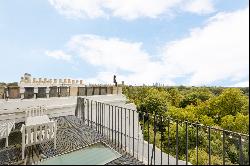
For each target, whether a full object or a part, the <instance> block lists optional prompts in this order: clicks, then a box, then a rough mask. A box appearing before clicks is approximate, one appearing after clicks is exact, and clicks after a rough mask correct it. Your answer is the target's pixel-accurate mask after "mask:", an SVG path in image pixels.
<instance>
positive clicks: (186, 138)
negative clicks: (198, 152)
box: [185, 121, 188, 165]
mask: <svg viewBox="0 0 250 166" xmlns="http://www.w3.org/2000/svg"><path fill="white" fill-rule="evenodd" d="M185 124H186V165H188V122H187V121H186V122H185Z"/></svg>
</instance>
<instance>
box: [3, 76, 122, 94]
mask: <svg viewBox="0 0 250 166" xmlns="http://www.w3.org/2000/svg"><path fill="white" fill-rule="evenodd" d="M6 91H8V94H9V99H18V98H21V99H36V98H49V97H68V96H92V95H107V94H122V87H121V86H118V87H115V86H113V85H110V84H109V85H108V84H106V85H101V84H92V85H90V84H89V85H84V84H83V80H73V79H69V78H64V79H48V78H32V77H31V75H30V74H28V73H25V74H24V76H23V77H21V80H20V83H19V84H18V86H8V87H4V86H0V99H3V98H4V96H5V95H4V93H5V92H6Z"/></svg>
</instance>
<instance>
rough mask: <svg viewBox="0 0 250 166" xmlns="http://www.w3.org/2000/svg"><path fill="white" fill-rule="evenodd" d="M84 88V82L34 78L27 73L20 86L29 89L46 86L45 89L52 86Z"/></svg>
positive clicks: (67, 79) (68, 79)
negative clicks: (29, 87)
mask: <svg viewBox="0 0 250 166" xmlns="http://www.w3.org/2000/svg"><path fill="white" fill-rule="evenodd" d="M59 85H64V86H83V85H84V81H83V80H75V79H70V78H64V79H56V78H53V79H52V78H33V77H32V76H31V75H30V74H28V73H25V74H24V76H23V77H21V80H20V83H19V86H20V87H28V86H33V87H37V86H44V87H50V86H59Z"/></svg>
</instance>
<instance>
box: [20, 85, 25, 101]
mask: <svg viewBox="0 0 250 166" xmlns="http://www.w3.org/2000/svg"><path fill="white" fill-rule="evenodd" d="M24 92H25V89H24V87H20V94H21V99H24Z"/></svg>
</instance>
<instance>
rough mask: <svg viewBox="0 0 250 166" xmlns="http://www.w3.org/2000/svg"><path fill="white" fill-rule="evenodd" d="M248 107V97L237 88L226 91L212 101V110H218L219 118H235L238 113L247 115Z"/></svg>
mask: <svg viewBox="0 0 250 166" xmlns="http://www.w3.org/2000/svg"><path fill="white" fill-rule="evenodd" d="M248 105H249V103H248V99H247V96H246V95H244V94H243V92H242V91H241V90H240V89H237V88H228V89H224V90H223V92H222V93H221V95H219V96H218V97H214V98H212V99H211V101H210V109H212V110H217V111H218V116H219V118H222V117H224V116H226V115H233V116H235V115H236V114H237V113H238V112H242V113H244V114H246V113H247V112H248Z"/></svg>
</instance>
